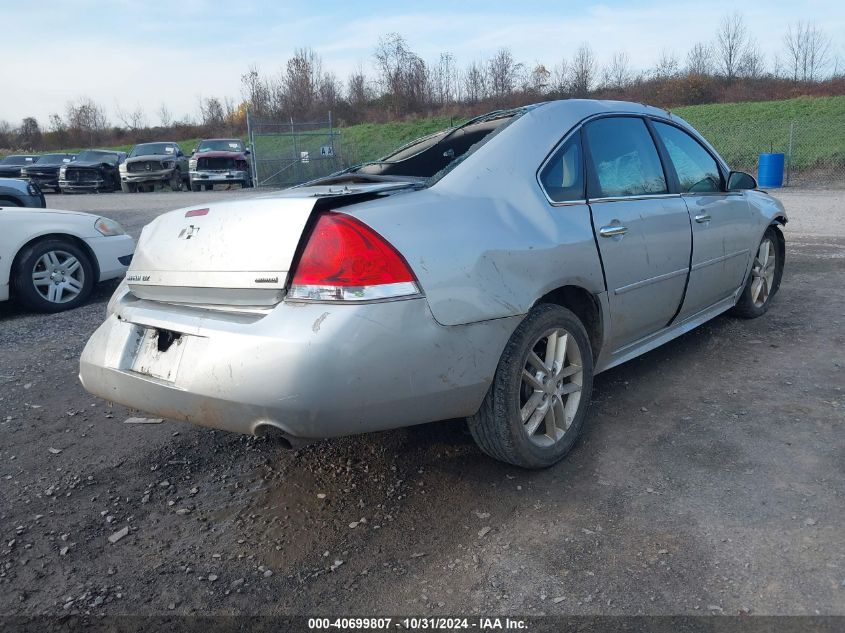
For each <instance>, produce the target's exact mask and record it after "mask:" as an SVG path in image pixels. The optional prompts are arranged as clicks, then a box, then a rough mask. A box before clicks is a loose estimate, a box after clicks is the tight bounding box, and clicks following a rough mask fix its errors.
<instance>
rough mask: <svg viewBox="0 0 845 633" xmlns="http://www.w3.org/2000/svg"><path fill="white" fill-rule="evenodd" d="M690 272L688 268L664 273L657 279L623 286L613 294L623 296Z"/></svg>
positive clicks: (651, 278) (652, 278)
mask: <svg viewBox="0 0 845 633" xmlns="http://www.w3.org/2000/svg"><path fill="white" fill-rule="evenodd" d="M688 272H689V269H688V268H679V269H678V270H673V271H672V272H670V273H664V274H662V275H657V277H650V278H648V279H643V280H642V281H637V282H634V283H632V284H628V285H627V286H622V287H621V288H617V289H616V290H614V291H613V294H615V295H622V294H625V293H626V292H631V291H632V290H637V289H639V288H642V287H644V286H648V285H651V284H655V283H658V282H660V281H666V280H667V279H672V278H674V277H680V276H681V275H686V274H687V273H688Z"/></svg>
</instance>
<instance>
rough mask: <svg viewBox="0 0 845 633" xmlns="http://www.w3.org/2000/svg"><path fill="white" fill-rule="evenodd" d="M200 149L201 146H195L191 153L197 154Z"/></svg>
mask: <svg viewBox="0 0 845 633" xmlns="http://www.w3.org/2000/svg"><path fill="white" fill-rule="evenodd" d="M198 149H199V147H195V148H194V149H192V150H191V154H196V153H197V150H198Z"/></svg>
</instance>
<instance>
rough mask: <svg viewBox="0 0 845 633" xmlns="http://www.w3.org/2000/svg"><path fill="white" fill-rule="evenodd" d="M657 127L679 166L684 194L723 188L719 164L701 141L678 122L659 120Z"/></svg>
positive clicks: (673, 161)
mask: <svg viewBox="0 0 845 633" xmlns="http://www.w3.org/2000/svg"><path fill="white" fill-rule="evenodd" d="M654 129H655V130H657V134H658V136H660V140H662V141H663V144H664V145H665V146H666V151H667V152H668V153H669V159H670V160H671V161H672V164H673V165H674V166H675V171H676V172H677V174H678V180H679V181H680V183H681V192H682V193H688V192H713V191H722V176H721V174H720V173H719V165H718V164H717V163H716V161H715V159H714V158H713V157H712V156H711V155H710V153H709V152H708V151H707V150H706V149H704V148H703V147H702V146H701V143H699V142H698V141H696V140H695V139H694V138H693V137H692V136H690V135H689V134H687V133H686V132H684V131H683V130H681V129H679V128H676V127H675V126H674V125H668V124H667V123H659V122H657V121H655V122H654Z"/></svg>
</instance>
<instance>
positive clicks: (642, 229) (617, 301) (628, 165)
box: [584, 117, 691, 352]
mask: <svg viewBox="0 0 845 633" xmlns="http://www.w3.org/2000/svg"><path fill="white" fill-rule="evenodd" d="M584 141H585V148H586V151H587V155H588V157H589V160H588V163H587V164H588V197H589V203H590V209H591V211H592V219H593V227H594V230H595V234H596V240H597V242H598V245H599V252H600V253H601V257H602V263H603V265H604V272H605V278H606V280H607V292H608V302H609V304H610V310H611V315H610V320H611V327H612V334H611V345H612V350H613V351H614V352H616V351H618V350H619V349H620V348H622V347H625V346H626V345H629V344H631V343H633V342H635V341H637V340H639V339H641V338H643V337H645V336H648V335H649V334H652V333H654V332H657V331H658V330H660V329H662V328H664V327H665V326H666V325H668V323H669V322H670V321H671V320H672V317H673V316H675V314H676V312H677V311H678V307H679V306H680V303H681V300H682V298H683V294H684V287H685V285H686V281H687V275H688V273H689V262H690V250H691V237H690V220H689V214H688V213H687V208H686V206H685V204H684V201H683V200H682V199H681V197H680V196H679V195H677V194H674V195H673V194H669V192H668V191H669V190H668V187H667V180H666V176H665V174H664V172H663V167H662V165H661V163H660V158H659V156H658V153H657V149H656V147H655V145H654V141H653V139H652V137H651V134H650V132H649V130H648V128H647V127H646V124H645V121H644V120H643V119H641V118H638V117H607V118H602V119H598V120H595V121H591V122H590V123H587V124H586V125H585V126H584Z"/></svg>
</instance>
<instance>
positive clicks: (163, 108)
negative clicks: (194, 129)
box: [156, 102, 173, 127]
mask: <svg viewBox="0 0 845 633" xmlns="http://www.w3.org/2000/svg"><path fill="white" fill-rule="evenodd" d="M156 114H157V115H158V122H159V123H160V124H161V127H170V124H171V123H173V116H172V115H171V114H170V110H169V109H168V108H167V104H166V103H164V102H162V104H161V105H160V106H159V108H158V112H156Z"/></svg>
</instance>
